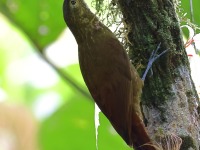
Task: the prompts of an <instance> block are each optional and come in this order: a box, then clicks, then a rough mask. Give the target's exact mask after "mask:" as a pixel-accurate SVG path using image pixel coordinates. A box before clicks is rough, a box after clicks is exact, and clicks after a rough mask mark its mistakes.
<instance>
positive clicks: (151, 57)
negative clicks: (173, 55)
mask: <svg viewBox="0 0 200 150" xmlns="http://www.w3.org/2000/svg"><path fill="white" fill-rule="evenodd" d="M160 45H161V43H159V44H158V46H157V48H156V49H155V50H153V52H152V53H151V56H150V58H149V62H148V64H147V68H146V70H145V72H144V74H143V76H142V80H143V81H144V80H145V78H146V75H147V73H148V71H149V69H150V68H151V67H152V65H153V63H154V62H155V61H156V60H157V59H158V58H159V57H160V56H162V55H163V54H165V53H166V52H167V51H168V50H169V49H167V50H164V51H163V52H162V53H160V54H158V55H157V52H158V50H159V49H160Z"/></svg>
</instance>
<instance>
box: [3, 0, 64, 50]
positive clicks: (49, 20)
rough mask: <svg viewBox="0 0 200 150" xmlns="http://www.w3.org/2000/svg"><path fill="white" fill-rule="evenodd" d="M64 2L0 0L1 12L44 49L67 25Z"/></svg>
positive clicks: (59, 0) (36, 44)
mask: <svg viewBox="0 0 200 150" xmlns="http://www.w3.org/2000/svg"><path fill="white" fill-rule="evenodd" d="M62 3H63V0H56V1H55V0H0V12H2V13H3V14H4V15H5V16H7V17H8V18H9V19H10V21H11V22H13V23H15V24H16V25H17V26H18V27H19V28H20V29H21V30H22V31H23V32H25V33H26V35H27V36H28V37H29V38H30V39H31V41H32V42H33V43H34V44H35V46H37V47H38V48H39V49H43V48H44V47H46V46H47V45H48V44H50V43H51V42H53V41H54V40H55V39H56V38H57V37H58V35H59V34H60V33H61V31H62V30H63V29H64V28H65V27H66V25H65V23H64V20H63V16H62Z"/></svg>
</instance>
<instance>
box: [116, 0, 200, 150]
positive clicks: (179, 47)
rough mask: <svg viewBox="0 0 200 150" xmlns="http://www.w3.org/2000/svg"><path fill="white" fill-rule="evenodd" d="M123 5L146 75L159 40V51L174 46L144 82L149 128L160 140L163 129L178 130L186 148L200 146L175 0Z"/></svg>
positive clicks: (134, 0)
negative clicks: (146, 69)
mask: <svg viewBox="0 0 200 150" xmlns="http://www.w3.org/2000/svg"><path fill="white" fill-rule="evenodd" d="M119 5H120V7H121V10H122V13H123V16H124V19H125V22H126V24H127V27H128V30H129V33H128V38H129V41H130V42H131V44H130V58H131V59H132V61H133V64H134V66H135V67H136V68H137V69H138V72H139V73H140V74H141V75H142V73H143V71H144V69H145V67H146V64H147V63H148V58H149V57H150V54H151V52H152V50H154V49H156V47H157V46H158V44H159V43H161V48H160V50H159V53H161V52H162V51H163V50H166V49H169V51H168V52H167V54H166V55H164V56H162V57H161V58H160V59H159V60H158V61H156V62H155V64H154V65H153V68H152V70H153V74H152V75H151V74H150V73H149V74H148V77H147V79H146V80H145V82H144V88H143V95H142V108H143V112H144V118H145V123H146V125H147V129H148V132H149V133H150V135H151V137H152V138H153V139H154V140H157V142H160V141H159V140H160V137H162V136H163V135H166V134H167V135H177V136H179V137H180V138H181V139H182V146H181V150H188V149H190V150H198V149H199V147H200V141H199V139H200V135H199V127H200V126H199V125H200V124H199V123H200V122H199V114H198V105H199V100H198V95H197V92H196V90H195V87H194V84H193V81H192V79H191V75H190V68H189V62H188V58H187V55H186V52H185V49H184V46H183V41H182V36H181V32H180V27H179V22H178V19H177V16H176V12H175V6H174V5H175V4H174V2H173V0H119ZM157 137H159V138H157Z"/></svg>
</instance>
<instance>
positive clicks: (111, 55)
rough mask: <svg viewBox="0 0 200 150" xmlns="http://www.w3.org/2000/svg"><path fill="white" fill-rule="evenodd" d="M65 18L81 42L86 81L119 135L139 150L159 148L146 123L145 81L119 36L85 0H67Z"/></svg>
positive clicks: (80, 57)
mask: <svg viewBox="0 0 200 150" xmlns="http://www.w3.org/2000/svg"><path fill="white" fill-rule="evenodd" d="M63 13H64V19H65V22H66V24H67V26H68V27H69V29H70V30H71V31H72V33H73V35H74V36H75V39H76V41H77V44H78V53H79V63H80V68H81V72H82V75H83V78H84V80H85V83H86V85H87V87H88V89H89V91H90V93H91V95H92V97H93V99H94V101H95V102H96V103H97V105H98V106H99V108H100V109H101V111H102V112H103V113H104V115H105V116H106V117H107V118H108V119H109V121H110V122H111V124H112V125H113V127H114V128H115V130H116V131H117V132H118V134H119V135H120V136H121V137H122V138H123V139H124V141H125V142H126V143H127V144H128V145H129V146H131V147H134V148H135V149H137V150H156V148H155V147H154V146H153V144H152V142H151V140H150V138H149V136H148V134H147V132H146V130H145V126H144V124H143V120H142V113H141V109H140V95H141V91H142V87H143V81H142V79H141V78H140V77H139V75H138V73H137V71H136V69H135V68H134V67H133V66H132V64H131V63H130V61H129V58H128V55H127V53H126V51H125V49H124V48H123V46H122V45H121V44H120V42H119V41H118V39H117V38H116V37H115V35H114V34H113V33H112V32H111V31H110V30H109V29H108V28H107V27H106V26H105V25H104V24H102V23H101V22H100V21H99V20H98V18H97V17H96V16H95V15H94V14H93V13H92V12H91V11H90V10H89V8H88V7H87V5H86V4H85V2H84V1H83V0H65V1H64V5H63Z"/></svg>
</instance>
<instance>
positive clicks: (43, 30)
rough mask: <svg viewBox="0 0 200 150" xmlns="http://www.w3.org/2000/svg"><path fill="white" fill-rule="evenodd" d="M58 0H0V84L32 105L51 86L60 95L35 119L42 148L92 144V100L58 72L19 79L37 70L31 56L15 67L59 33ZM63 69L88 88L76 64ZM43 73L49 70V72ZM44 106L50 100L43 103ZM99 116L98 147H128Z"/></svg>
mask: <svg viewBox="0 0 200 150" xmlns="http://www.w3.org/2000/svg"><path fill="white" fill-rule="evenodd" d="M188 2H189V1H185V0H183V1H182V8H183V9H184V11H186V12H188V15H187V17H188V18H190V15H189V12H190V11H189V4H188ZM62 3H63V0H56V1H55V0H0V12H1V13H2V15H3V16H2V15H0V58H1V61H0V66H1V67H0V89H2V90H3V91H5V93H6V94H7V97H8V98H7V99H9V100H10V101H14V102H20V103H24V104H26V105H27V106H28V107H29V108H31V109H32V110H34V107H35V103H36V102H38V97H41V96H43V95H45V94H48V93H51V92H54V93H57V94H58V95H59V107H57V108H55V110H54V113H52V114H50V115H49V116H48V117H44V118H42V119H41V121H40V124H41V125H40V130H39V131H40V132H39V143H40V145H41V150H80V149H81V150H94V149H95V148H96V143H95V126H94V103H93V101H92V100H91V99H88V98H86V97H84V96H83V95H82V94H81V93H80V92H78V91H77V90H75V89H74V88H72V87H71V86H70V85H69V84H68V83H67V82H66V81H65V80H63V79H61V78H59V76H58V75H57V80H56V82H55V83H52V84H51V85H49V86H46V87H37V86H34V84H33V83H32V82H30V81H29V78H28V79H26V80H25V79H24V80H22V78H26V77H27V76H28V75H30V73H29V74H28V72H29V71H30V70H35V72H34V73H32V74H31V75H33V76H37V75H38V77H40V76H42V72H41V70H40V69H38V70H37V68H39V66H40V65H36V64H35V63H34V62H33V63H32V64H30V65H29V66H28V70H26V69H24V70H23V71H22V70H20V68H18V67H19V66H21V65H23V64H24V63H27V61H23V60H27V59H28V58H29V57H31V56H33V55H35V53H36V52H37V51H42V52H43V51H45V48H46V47H47V46H48V45H49V44H51V43H53V42H55V41H56V40H57V38H58V37H59V36H60V35H61V33H62V32H63V30H64V28H65V27H66V25H65V23H64V20H63V17H62ZM89 3H90V2H89ZM198 5H199V4H198V0H193V9H194V20H195V23H196V24H198V25H200V17H199V14H200V13H199V11H200V10H199V9H198ZM5 30H6V31H5ZM66 43H67V41H66ZM36 55H37V54H36ZM28 60H29V59H28ZM19 64H20V65H19ZM13 68H14V71H13ZM22 68H23V66H22ZM32 68H36V69H32ZM29 69H30V70H29ZM64 71H66V72H67V73H68V74H69V75H71V76H72V77H73V78H72V80H73V81H74V82H76V83H78V85H79V86H80V87H81V88H83V89H84V90H85V91H87V88H86V86H85V84H84V81H83V79H82V76H81V73H80V70H79V66H78V64H74V65H70V66H66V67H65V68H64ZM52 72H54V71H53V70H52ZM26 73H27V74H26ZM54 73H55V72H54ZM44 75H45V76H48V77H49V76H50V75H49V74H48V73H47V74H44ZM41 82H43V80H41ZM49 82H52V79H49ZM87 92H88V91H87ZM52 98H54V97H52ZM49 101H51V100H50V99H49ZM43 107H47V108H48V107H50V106H49V105H48V103H47V104H46V105H44V106H43ZM44 109H45V108H44ZM100 122H101V126H100V127H99V136H98V146H99V150H128V149H130V148H129V147H128V146H127V145H126V144H125V143H124V141H123V140H122V139H121V138H120V137H119V135H118V134H117V133H116V132H115V131H114V129H113V128H112V126H111V125H110V123H109V121H108V120H107V119H106V118H105V116H104V115H103V114H100Z"/></svg>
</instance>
